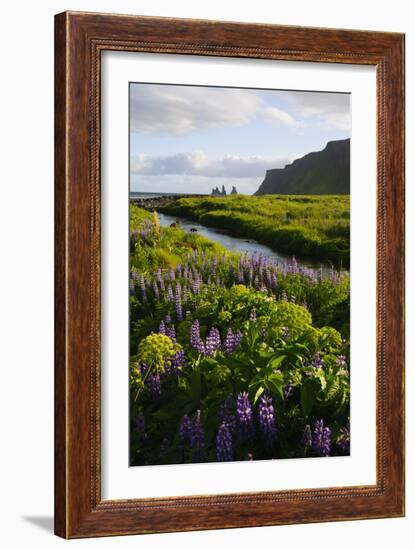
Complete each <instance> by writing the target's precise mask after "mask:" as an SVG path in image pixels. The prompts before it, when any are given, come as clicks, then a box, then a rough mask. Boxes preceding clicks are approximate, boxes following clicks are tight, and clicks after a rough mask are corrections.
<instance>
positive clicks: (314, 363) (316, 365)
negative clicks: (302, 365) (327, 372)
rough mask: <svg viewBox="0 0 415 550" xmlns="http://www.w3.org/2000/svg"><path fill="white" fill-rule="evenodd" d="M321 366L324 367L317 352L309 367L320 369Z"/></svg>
mask: <svg viewBox="0 0 415 550" xmlns="http://www.w3.org/2000/svg"><path fill="white" fill-rule="evenodd" d="M323 365H324V360H323V359H322V358H321V356H320V352H317V353H316V354H315V355H314V357H313V360H312V361H311V363H310V366H311V367H314V368H315V369H320V368H321V367H322V366H323Z"/></svg>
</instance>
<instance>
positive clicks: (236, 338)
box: [234, 329, 243, 349]
mask: <svg viewBox="0 0 415 550" xmlns="http://www.w3.org/2000/svg"><path fill="white" fill-rule="evenodd" d="M242 337H243V334H242V332H241V331H240V330H239V329H238V330H237V331H236V332H235V334H234V345H235V349H236V348H237V347H238V346H239V344H240V343H241V342H242Z"/></svg>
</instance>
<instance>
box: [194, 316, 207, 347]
mask: <svg viewBox="0 0 415 550" xmlns="http://www.w3.org/2000/svg"><path fill="white" fill-rule="evenodd" d="M190 345H191V347H192V348H193V349H195V350H196V351H197V352H198V353H205V345H204V343H203V340H202V338H201V337H200V325H199V321H198V319H196V320H195V321H193V323H192V326H191V328H190Z"/></svg>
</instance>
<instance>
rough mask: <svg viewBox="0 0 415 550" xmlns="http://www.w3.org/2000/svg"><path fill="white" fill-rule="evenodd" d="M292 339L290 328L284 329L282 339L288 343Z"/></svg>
mask: <svg viewBox="0 0 415 550" xmlns="http://www.w3.org/2000/svg"><path fill="white" fill-rule="evenodd" d="M289 338H290V331H289V329H288V327H282V339H283V340H285V341H287V340H289Z"/></svg>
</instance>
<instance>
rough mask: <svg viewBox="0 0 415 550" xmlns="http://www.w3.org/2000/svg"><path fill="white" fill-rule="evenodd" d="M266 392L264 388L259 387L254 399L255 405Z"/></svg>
mask: <svg viewBox="0 0 415 550" xmlns="http://www.w3.org/2000/svg"><path fill="white" fill-rule="evenodd" d="M264 391H265V388H264V386H259V388H258V389H257V391H256V394H255V397H254V405H255V403H256V402H257V401H258V399H259V398H260V397H261V395H262V394H263V393H264Z"/></svg>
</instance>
